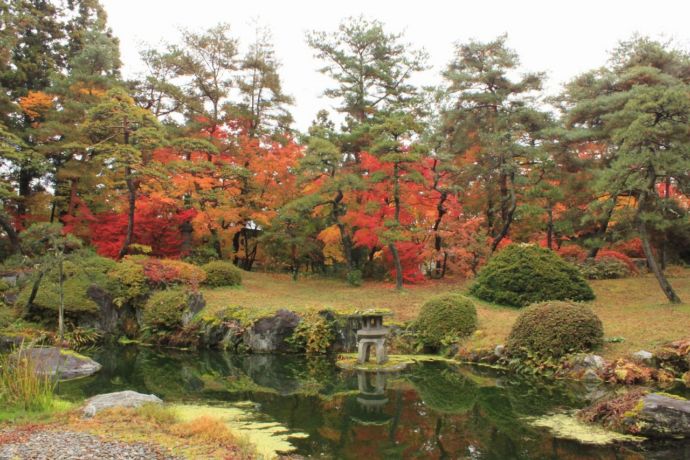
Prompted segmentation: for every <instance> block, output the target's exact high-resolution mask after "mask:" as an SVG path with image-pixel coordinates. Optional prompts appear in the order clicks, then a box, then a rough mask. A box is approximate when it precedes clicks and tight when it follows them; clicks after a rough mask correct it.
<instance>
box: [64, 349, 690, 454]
mask: <svg viewBox="0 0 690 460" xmlns="http://www.w3.org/2000/svg"><path fill="white" fill-rule="evenodd" d="M86 354H89V355H91V356H92V357H93V358H94V359H96V361H98V362H100V363H101V364H102V365H103V369H102V370H101V371H100V372H99V373H98V374H96V375H94V376H92V377H89V378H86V379H80V380H76V381H72V382H63V383H61V384H60V388H59V392H60V393H61V394H62V395H63V396H64V397H66V398H68V399H70V398H73V399H78V398H83V397H88V396H92V395H95V394H100V393H106V392H111V391H121V390H135V391H139V392H142V393H153V394H156V395H157V396H159V397H161V398H162V399H163V400H164V401H166V402H176V403H192V404H204V405H213V406H227V405H232V404H235V403H238V402H242V401H251V403H252V404H251V407H252V411H253V413H255V414H256V418H257V420H262V421H266V420H270V421H274V422H278V423H280V424H282V425H283V426H285V427H287V428H288V429H289V430H294V431H295V432H301V433H306V434H307V435H308V436H305V437H303V438H296V439H293V440H292V443H293V445H294V446H295V447H296V449H297V450H296V452H295V453H296V454H299V455H302V456H305V457H309V458H325V459H359V460H374V459H379V458H382V459H389V458H390V459H395V458H413V459H415V458H420V459H427V458H429V459H454V458H471V459H501V460H502V459H646V458H653V459H684V458H688V459H690V446H688V445H687V444H682V443H680V442H673V443H668V444H665V445H642V446H625V445H613V446H591V445H585V444H580V443H578V442H575V441H568V440H563V439H557V438H555V437H553V436H552V435H551V434H549V432H548V431H547V430H545V429H542V428H535V427H533V426H532V425H531V424H530V423H529V420H530V418H533V417H539V416H543V415H547V414H551V413H562V412H567V411H573V410H575V409H577V408H580V407H583V406H585V405H586V404H587V399H588V398H591V397H592V396H593V394H594V393H596V392H597V391H601V390H596V389H592V388H587V387H585V386H583V385H581V384H573V383H569V384H566V383H563V382H560V383H558V382H557V383H553V382H543V381H536V382H535V381H527V380H521V379H519V378H516V377H515V376H513V375H508V374H502V373H499V372H497V371H495V370H487V369H481V368H468V367H461V366H453V365H448V364H442V363H424V364H416V365H414V366H412V367H410V368H408V369H407V370H405V371H403V372H400V373H397V374H385V375H384V374H359V375H358V374H357V373H356V372H345V371H341V370H339V369H338V368H337V366H335V364H334V361H333V360H332V359H329V358H326V357H316V358H307V357H304V356H291V355H246V356H237V355H232V354H227V353H223V352H217V351H208V352H201V353H199V352H194V353H192V352H182V351H167V350H165V351H162V350H154V349H150V348H144V347H136V346H126V347H116V348H106V349H100V350H96V351H93V352H90V353H89V352H87V353H86Z"/></svg>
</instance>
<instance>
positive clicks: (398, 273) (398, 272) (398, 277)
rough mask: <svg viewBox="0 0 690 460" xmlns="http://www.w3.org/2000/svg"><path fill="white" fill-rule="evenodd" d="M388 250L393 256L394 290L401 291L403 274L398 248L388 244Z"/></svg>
mask: <svg viewBox="0 0 690 460" xmlns="http://www.w3.org/2000/svg"><path fill="white" fill-rule="evenodd" d="M388 249H390V251H391V255H392V256H393V263H394V264H395V289H397V290H398V291H400V290H402V287H403V274H402V264H401V263H400V255H399V254H398V248H396V247H395V244H393V243H390V244H389V245H388Z"/></svg>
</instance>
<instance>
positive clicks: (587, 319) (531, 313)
mask: <svg viewBox="0 0 690 460" xmlns="http://www.w3.org/2000/svg"><path fill="white" fill-rule="evenodd" d="M603 339H604V328H603V326H602V324H601V320H600V319H599V318H598V317H597V315H596V314H595V313H594V312H593V311H592V310H591V309H590V308H589V307H587V306H586V305H581V304H576V303H572V302H544V303H539V304H535V305H530V306H529V307H527V308H526V309H525V310H524V311H523V312H522V313H520V316H518V318H517V320H516V321H515V324H513V328H512V330H511V331H510V335H509V336H508V342H507V343H506V347H507V349H508V352H509V353H511V354H517V355H519V354H522V353H525V352H531V353H536V354H538V355H540V356H551V357H560V356H563V355H566V354H568V353H577V352H586V351H590V350H592V349H594V348H598V347H600V346H601V345H602V344H603Z"/></svg>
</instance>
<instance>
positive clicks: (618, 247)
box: [612, 238, 644, 258]
mask: <svg viewBox="0 0 690 460" xmlns="http://www.w3.org/2000/svg"><path fill="white" fill-rule="evenodd" d="M612 249H613V250H614V251H618V252H622V253H623V254H625V255H626V256H628V257H636V258H643V257H644V250H643V249H642V240H640V239H639V238H633V239H631V240H627V241H621V242H619V243H616V244H614V245H613V247H612Z"/></svg>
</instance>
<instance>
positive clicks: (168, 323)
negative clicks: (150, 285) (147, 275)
mask: <svg viewBox="0 0 690 460" xmlns="http://www.w3.org/2000/svg"><path fill="white" fill-rule="evenodd" d="M188 299H189V291H187V290H185V289H182V288H169V289H165V290H163V291H156V292H154V293H153V294H152V295H151V297H149V299H148V300H147V301H146V304H145V305H144V311H143V317H142V319H143V323H144V326H145V327H148V328H150V329H152V330H154V331H160V330H163V331H171V330H175V329H178V328H179V327H180V326H182V315H183V313H184V311H185V309H186V308H187V302H188Z"/></svg>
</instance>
